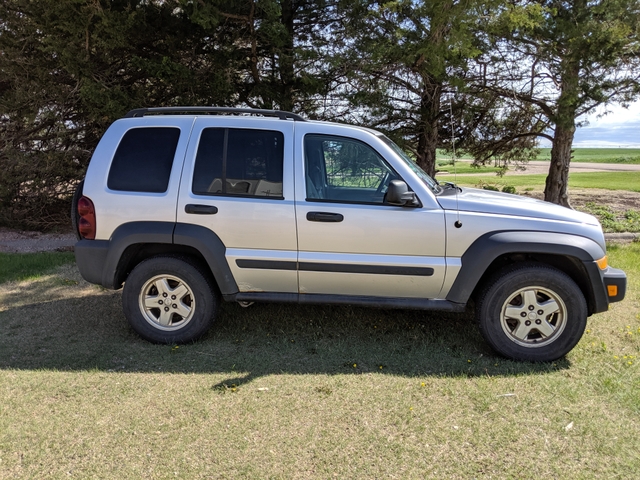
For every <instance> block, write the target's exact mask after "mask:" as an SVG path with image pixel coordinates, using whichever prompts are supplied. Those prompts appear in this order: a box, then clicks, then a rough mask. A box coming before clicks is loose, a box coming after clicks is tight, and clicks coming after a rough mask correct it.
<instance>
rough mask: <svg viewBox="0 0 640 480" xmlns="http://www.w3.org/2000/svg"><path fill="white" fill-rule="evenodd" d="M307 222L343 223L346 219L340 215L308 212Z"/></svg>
mask: <svg viewBox="0 0 640 480" xmlns="http://www.w3.org/2000/svg"><path fill="white" fill-rule="evenodd" d="M307 220H309V221H310V222H341V221H342V220H344V217H343V216H342V215H341V214H339V213H330V212H308V213H307Z"/></svg>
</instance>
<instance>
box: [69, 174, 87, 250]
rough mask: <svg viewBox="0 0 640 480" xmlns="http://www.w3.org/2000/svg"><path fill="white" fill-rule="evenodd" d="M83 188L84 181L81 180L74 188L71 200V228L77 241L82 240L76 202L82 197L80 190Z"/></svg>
mask: <svg viewBox="0 0 640 480" xmlns="http://www.w3.org/2000/svg"><path fill="white" fill-rule="evenodd" d="M83 188H84V180H82V181H81V182H80V183H79V184H78V186H77V187H76V191H75V192H74V193H73V197H72V198H71V228H72V229H73V233H75V235H76V238H77V239H78V240H82V236H81V235H80V231H79V230H78V223H79V222H80V214H79V213H78V200H80V198H81V197H82V189H83Z"/></svg>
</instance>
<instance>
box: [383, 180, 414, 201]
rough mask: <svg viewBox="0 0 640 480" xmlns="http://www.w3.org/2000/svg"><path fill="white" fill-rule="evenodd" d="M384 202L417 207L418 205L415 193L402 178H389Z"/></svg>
mask: <svg viewBox="0 0 640 480" xmlns="http://www.w3.org/2000/svg"><path fill="white" fill-rule="evenodd" d="M385 203H387V204H389V205H398V206H401V207H417V206H419V205H420V202H419V201H418V197H416V194H415V193H414V192H412V191H410V190H409V187H408V186H407V184H406V183H405V182H403V181H402V180H391V182H389V188H388V189H387V194H386V196H385Z"/></svg>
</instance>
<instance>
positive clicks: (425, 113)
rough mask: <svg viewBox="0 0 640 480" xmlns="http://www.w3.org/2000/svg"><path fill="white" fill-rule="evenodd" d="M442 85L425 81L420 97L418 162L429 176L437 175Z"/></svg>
mask: <svg viewBox="0 0 640 480" xmlns="http://www.w3.org/2000/svg"><path fill="white" fill-rule="evenodd" d="M441 94H442V85H440V84H439V83H435V82H425V86H424V88H423V90H422V98H421V99H420V120H419V123H418V126H417V127H418V128H417V130H418V150H417V152H416V153H417V158H416V161H417V164H418V165H419V166H420V168H422V169H423V170H424V171H425V172H427V174H429V176H431V177H435V175H436V147H437V146H438V115H439V113H440V95H441Z"/></svg>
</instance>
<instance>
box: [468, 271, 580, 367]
mask: <svg viewBox="0 0 640 480" xmlns="http://www.w3.org/2000/svg"><path fill="white" fill-rule="evenodd" d="M476 317H477V319H478V323H479V325H480V331H481V333H482V335H483V336H484V338H485V340H486V341H487V343H489V345H491V346H492V347H493V348H494V350H496V351H497V352H498V353H500V354H501V355H504V356H505V357H508V358H513V359H515V360H526V361H532V362H546V361H552V360H556V359H557V358H560V357H562V356H563V355H565V354H567V353H568V352H569V351H570V350H571V349H572V348H573V347H574V346H575V345H576V344H577V343H578V341H579V340H580V338H581V337H582V334H583V332H584V329H585V327H586V324H587V304H586V301H585V298H584V295H583V294H582V291H581V290H580V288H579V287H578V286H577V285H576V283H575V282H574V281H573V280H572V279H571V278H570V277H569V276H568V275H566V274H565V273H563V272H561V271H559V270H556V269H555V268H552V267H548V266H544V265H537V264H528V265H522V266H515V267H511V268H507V269H505V270H502V271H501V272H500V273H499V274H498V275H497V276H495V277H494V278H493V279H492V281H490V282H489V284H488V285H487V287H486V288H485V289H484V290H483V292H482V293H481V294H480V300H479V301H478V303H477V305H476Z"/></svg>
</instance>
